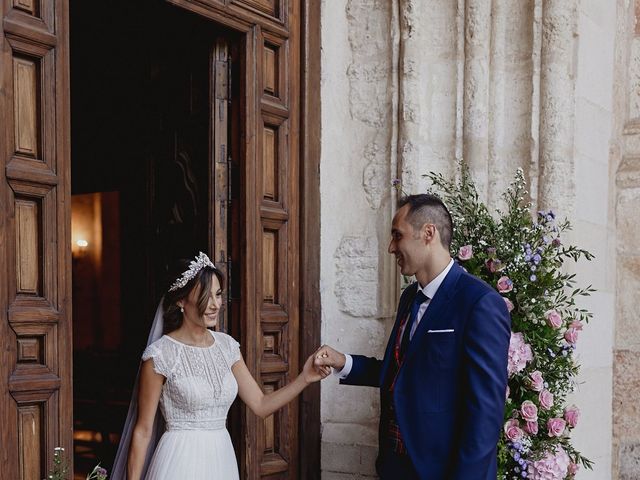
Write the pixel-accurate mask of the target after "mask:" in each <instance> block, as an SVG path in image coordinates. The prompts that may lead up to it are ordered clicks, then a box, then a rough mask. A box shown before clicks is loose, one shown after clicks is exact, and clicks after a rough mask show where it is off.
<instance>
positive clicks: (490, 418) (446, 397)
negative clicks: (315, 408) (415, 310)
mask: <svg viewBox="0 0 640 480" xmlns="http://www.w3.org/2000/svg"><path fill="white" fill-rule="evenodd" d="M417 288H418V284H417V283H414V284H412V285H410V286H409V287H407V288H406V289H405V290H404V292H403V293H402V296H401V297H400V302H399V304H398V313H397V316H396V321H395V325H394V328H393V331H392V333H391V337H390V340H389V343H388V345H387V348H386V351H385V355H384V359H383V360H378V359H376V358H368V357H363V356H360V355H354V356H353V366H352V369H351V371H350V373H349V375H348V376H347V377H346V378H345V379H344V380H342V381H341V383H344V384H348V385H367V386H372V387H381V386H383V388H387V387H386V386H387V385H388V382H389V381H390V379H388V378H386V377H387V375H386V374H387V371H388V369H389V365H390V362H393V361H395V360H394V357H393V348H394V344H395V339H396V335H397V331H398V327H399V325H400V323H401V319H403V318H404V317H406V315H407V314H408V312H409V308H410V305H411V302H412V301H413V298H414V296H415V294H416V291H417ZM437 330H441V332H437ZM442 330H445V331H444V332H442ZM450 330H453V332H451V331H450ZM510 335H511V320H510V315H509V312H508V311H507V308H506V305H505V302H504V300H503V299H502V297H501V296H500V295H499V294H498V293H497V292H496V291H495V290H494V289H493V288H492V287H490V286H489V285H487V284H486V283H484V282H483V281H481V280H479V279H478V278H476V277H474V276H472V275H469V274H468V273H466V272H465V271H464V270H463V269H462V268H461V267H460V266H459V265H457V264H454V265H453V266H452V268H451V270H450V271H449V273H448V274H447V276H446V277H445V279H444V281H443V282H442V284H441V285H440V288H439V289H438V291H437V293H436V294H435V296H434V298H433V299H432V300H431V302H430V304H429V306H428V308H427V311H426V313H425V314H424V317H423V318H422V320H421V321H420V323H419V325H418V327H417V329H416V331H415V333H414V336H413V338H412V339H411V342H410V344H409V347H408V349H407V352H406V354H405V357H404V362H403V364H402V365H401V367H400V369H399V371H398V374H397V377H396V383H395V386H394V390H393V402H394V407H395V411H396V418H397V422H398V426H399V427H400V431H401V433H402V438H403V441H404V443H405V446H406V448H407V451H408V454H409V457H410V458H411V462H412V463H413V466H414V468H415V470H416V472H417V474H418V476H419V477H420V478H421V479H427V480H454V479H455V480H495V479H496V469H497V450H496V445H497V443H498V437H499V435H500V430H501V427H502V424H503V414H504V404H505V391H506V387H507V352H508V348H509V339H510ZM384 434H385V432H380V438H381V440H382V438H383V436H384ZM380 448H381V450H380V452H379V455H384V454H385V452H384V450H383V449H384V442H381V444H380Z"/></svg>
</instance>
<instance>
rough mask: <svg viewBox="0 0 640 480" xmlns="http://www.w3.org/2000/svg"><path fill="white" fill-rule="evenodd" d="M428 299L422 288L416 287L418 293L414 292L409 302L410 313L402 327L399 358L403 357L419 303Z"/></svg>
mask: <svg viewBox="0 0 640 480" xmlns="http://www.w3.org/2000/svg"><path fill="white" fill-rule="evenodd" d="M427 300H429V297H427V296H426V295H425V294H424V293H422V290H420V289H418V293H416V296H415V298H414V299H413V303H412V304H411V314H410V316H409V321H408V322H407V324H406V325H405V327H404V334H403V335H402V343H401V344H400V358H404V354H405V352H406V351H407V347H408V346H409V339H410V337H411V329H412V328H413V324H414V323H415V321H416V319H417V318H418V311H419V310H420V305H422V304H423V303H424V302H426V301H427Z"/></svg>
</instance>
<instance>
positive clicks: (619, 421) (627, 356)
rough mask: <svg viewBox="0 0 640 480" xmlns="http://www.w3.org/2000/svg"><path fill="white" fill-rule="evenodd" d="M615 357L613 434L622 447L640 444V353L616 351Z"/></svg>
mask: <svg viewBox="0 0 640 480" xmlns="http://www.w3.org/2000/svg"><path fill="white" fill-rule="evenodd" d="M614 355H615V361H614V364H613V434H614V437H615V438H616V441H618V442H620V445H624V444H633V443H639V442H640V403H639V402H638V392H640V352H639V351H630V350H616V351H615V353H614ZM620 468H621V469H622V467H620Z"/></svg>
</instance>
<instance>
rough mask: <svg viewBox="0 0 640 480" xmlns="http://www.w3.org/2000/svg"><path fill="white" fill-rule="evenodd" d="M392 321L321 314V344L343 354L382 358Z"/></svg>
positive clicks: (389, 319) (390, 319)
mask: <svg viewBox="0 0 640 480" xmlns="http://www.w3.org/2000/svg"><path fill="white" fill-rule="evenodd" d="M393 321H394V320H393V319H392V318H388V319H385V320H372V319H370V318H354V317H349V316H347V315H345V314H341V315H336V316H331V317H326V316H325V315H324V313H323V326H322V343H325V344H328V345H331V346H332V347H333V348H335V349H336V350H338V351H339V352H343V353H353V354H357V355H366V356H368V357H371V356H375V357H378V358H382V355H383V354H384V349H385V347H386V345H387V340H388V335H389V331H390V330H391V328H392V327H393Z"/></svg>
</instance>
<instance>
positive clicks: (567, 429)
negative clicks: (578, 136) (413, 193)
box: [394, 164, 594, 480]
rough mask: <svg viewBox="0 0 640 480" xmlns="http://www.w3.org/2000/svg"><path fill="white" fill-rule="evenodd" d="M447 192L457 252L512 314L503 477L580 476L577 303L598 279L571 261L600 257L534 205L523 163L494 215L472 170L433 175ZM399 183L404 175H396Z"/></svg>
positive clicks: (581, 318)
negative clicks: (578, 283)
mask: <svg viewBox="0 0 640 480" xmlns="http://www.w3.org/2000/svg"><path fill="white" fill-rule="evenodd" d="M424 177H427V178H428V179H429V180H430V181H431V182H432V184H433V186H434V187H435V190H436V191H437V192H438V193H440V194H441V198H442V199H443V201H444V202H445V204H446V205H447V206H448V208H449V210H450V212H451V215H452V217H453V221H454V226H455V229H454V235H453V239H452V246H451V248H452V256H453V257H454V258H455V257H457V259H458V261H459V262H460V264H461V265H462V266H463V267H464V268H465V269H466V270H467V271H468V272H469V273H471V274H473V275H475V276H477V277H479V278H481V279H482V280H484V281H486V282H487V283H488V284H490V285H492V286H493V287H495V289H496V290H497V291H498V292H499V293H500V294H501V295H502V298H503V299H504V301H505V304H506V305H507V308H508V310H509V311H510V313H511V321H512V333H511V341H510V345H509V358H508V374H509V383H508V387H507V391H506V399H507V400H506V408H505V413H504V415H505V417H504V428H503V432H502V434H501V437H500V441H499V445H498V479H500V480H512V479H522V478H530V479H536V480H538V479H540V480H542V479H544V480H561V479H572V478H574V477H575V475H576V472H577V471H578V469H579V465H582V466H583V467H584V468H589V469H591V468H592V463H591V461H590V460H588V459H586V458H584V457H583V456H582V455H581V454H580V452H578V451H577V450H576V449H575V448H574V447H573V446H572V445H571V438H570V433H571V430H572V429H573V428H574V427H575V426H576V425H577V424H578V422H579V419H580V410H579V409H578V407H576V406H575V405H566V399H567V395H568V394H569V393H570V392H572V391H573V390H574V387H575V379H576V376H577V374H578V369H579V366H578V364H577V363H576V360H575V358H574V350H575V348H576V342H577V341H578V337H579V336H580V332H581V330H582V329H583V327H584V324H585V323H587V322H588V321H589V319H590V318H591V317H592V314H591V313H590V312H588V311H587V310H585V309H582V308H579V307H578V306H577V305H576V298H577V297H580V296H587V295H590V293H591V292H593V291H594V290H593V289H592V288H591V286H589V287H586V288H576V287H575V285H574V283H575V279H574V275H572V274H568V273H564V272H563V270H562V266H563V263H564V262H565V261H566V260H568V259H572V260H574V261H578V260H579V259H581V258H585V259H587V260H591V259H592V258H593V255H591V254H590V253H589V252H587V251H585V250H582V249H579V248H577V247H575V246H567V245H564V244H563V238H562V234H563V232H565V231H567V230H569V229H570V224H569V222H568V221H566V220H565V221H563V222H558V220H557V219H556V216H555V214H554V213H553V212H552V211H540V212H537V213H536V214H533V215H532V213H531V204H530V203H527V202H526V201H525V197H526V195H527V191H526V190H525V187H526V182H525V178H524V173H523V172H522V170H520V169H519V170H518V172H517V174H516V177H515V180H514V181H513V183H512V184H511V186H510V187H509V188H508V189H507V191H506V192H505V194H504V195H503V197H504V200H505V204H506V209H505V211H497V212H495V215H492V214H491V213H490V212H489V211H488V209H487V207H486V206H485V205H484V204H483V203H482V202H481V201H480V200H479V198H478V193H477V190H476V188H475V185H474V183H473V181H472V180H471V177H470V174H469V171H468V168H467V167H466V166H465V165H464V164H461V165H460V168H459V175H458V179H457V180H448V179H445V178H444V177H443V176H442V175H438V174H435V173H430V174H428V175H424ZM394 185H396V187H397V186H398V184H397V183H395V182H394Z"/></svg>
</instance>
